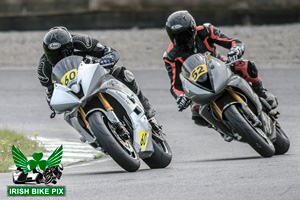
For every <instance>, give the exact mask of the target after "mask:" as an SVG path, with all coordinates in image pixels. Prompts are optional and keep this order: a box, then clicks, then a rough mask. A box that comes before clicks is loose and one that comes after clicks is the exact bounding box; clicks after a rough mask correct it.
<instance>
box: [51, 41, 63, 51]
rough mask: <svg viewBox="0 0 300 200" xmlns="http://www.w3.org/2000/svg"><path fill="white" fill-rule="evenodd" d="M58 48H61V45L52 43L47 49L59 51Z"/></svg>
mask: <svg viewBox="0 0 300 200" xmlns="http://www.w3.org/2000/svg"><path fill="white" fill-rule="evenodd" d="M60 47H61V44H60V43H58V42H53V43H50V44H49V45H48V48H49V49H51V50H55V49H59V48H60Z"/></svg>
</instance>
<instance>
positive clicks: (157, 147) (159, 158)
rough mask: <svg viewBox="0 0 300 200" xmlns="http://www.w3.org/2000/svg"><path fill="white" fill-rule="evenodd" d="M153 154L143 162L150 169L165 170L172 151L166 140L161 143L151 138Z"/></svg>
mask: <svg viewBox="0 0 300 200" xmlns="http://www.w3.org/2000/svg"><path fill="white" fill-rule="evenodd" d="M152 141H153V148H154V152H153V153H152V155H151V156H150V157H149V158H144V159H143V161H144V162H145V163H146V164H147V165H148V166H149V167H150V168H151V169H155V168H165V167H167V166H168V165H169V164H170V162H171V160H172V151H171V148H170V146H169V144H168V143H167V141H166V140H164V141H162V140H160V139H158V138H155V137H152Z"/></svg>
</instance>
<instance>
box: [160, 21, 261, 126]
mask: <svg viewBox="0 0 300 200" xmlns="http://www.w3.org/2000/svg"><path fill="white" fill-rule="evenodd" d="M215 44H217V45H220V46H222V47H224V48H227V49H230V48H232V47H235V46H238V47H239V48H241V49H242V51H243V52H244V44H243V43H242V42H241V41H239V40H237V39H232V38H230V37H228V36H227V35H225V34H224V33H222V32H221V30H220V29H218V28H216V27H214V26H213V25H212V24H209V23H206V24H203V25H201V26H197V27H196V37H195V44H194V48H193V49H190V50H182V49H180V48H179V47H177V46H174V45H173V43H172V42H171V43H170V45H169V47H168V49H167V51H166V52H165V53H164V55H163V60H164V63H165V68H166V70H167V71H168V75H169V78H170V81H171V89H170V91H171V94H172V95H173V96H174V98H175V99H176V98H177V97H178V96H179V95H181V94H183V93H184V91H183V88H182V83H181V80H180V78H179V74H180V72H181V66H182V64H183V62H184V61H185V60H186V59H187V58H188V57H189V56H191V55H193V54H195V53H205V52H210V53H211V55H212V56H214V57H216V58H219V59H220V60H222V61H226V60H227V58H226V57H225V56H222V55H221V54H220V53H219V52H217V50H216V46H215ZM232 71H233V72H235V73H236V74H239V75H240V76H242V77H243V78H244V79H245V80H246V81H248V82H251V83H252V84H256V83H258V82H259V81H260V78H259V76H258V73H257V68H256V66H255V64H254V63H253V62H251V61H246V60H244V61H241V62H237V64H236V65H235V66H234V67H233V68H232ZM191 111H192V119H193V120H194V121H195V123H196V124H198V125H202V126H208V125H209V124H208V122H206V121H205V120H204V119H203V118H202V117H201V116H200V114H199V106H198V105H195V104H194V105H192V106H191Z"/></svg>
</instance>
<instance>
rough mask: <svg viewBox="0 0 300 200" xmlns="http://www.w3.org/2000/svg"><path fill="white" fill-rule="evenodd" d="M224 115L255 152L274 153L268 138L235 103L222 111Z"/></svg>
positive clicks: (264, 154)
mask: <svg viewBox="0 0 300 200" xmlns="http://www.w3.org/2000/svg"><path fill="white" fill-rule="evenodd" d="M224 115H225V117H226V119H227V120H228V123H229V125H230V127H231V128H232V129H234V132H236V133H238V134H239V135H240V136H242V140H243V141H245V142H247V143H248V144H249V145H250V146H251V147H252V148H253V149H254V150H255V151H256V152H257V153H259V154H260V155H261V156H262V157H271V156H273V155H274V153H275V148H274V146H273V144H272V142H271V141H270V140H269V138H267V137H266V136H265V134H264V133H263V131H262V130H261V129H259V128H256V127H254V126H253V125H252V123H251V122H249V121H248V119H247V117H246V116H245V115H244V114H243V113H241V112H240V111H239V110H238V108H237V107H236V105H231V106H229V107H228V108H227V109H226V110H225V111H224Z"/></svg>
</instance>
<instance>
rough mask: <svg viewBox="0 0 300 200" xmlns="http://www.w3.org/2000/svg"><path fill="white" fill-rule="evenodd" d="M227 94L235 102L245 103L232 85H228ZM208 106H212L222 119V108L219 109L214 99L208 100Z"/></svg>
mask: <svg viewBox="0 0 300 200" xmlns="http://www.w3.org/2000/svg"><path fill="white" fill-rule="evenodd" d="M227 91H228V92H229V94H230V95H231V96H232V97H233V98H234V100H236V102H238V103H242V104H245V105H247V104H246V102H245V101H244V100H243V99H242V98H241V97H240V96H239V95H238V94H236V93H235V92H234V91H233V89H232V87H228V90H227ZM210 106H211V107H212V109H214V110H215V111H216V113H217V114H218V116H219V117H220V119H222V112H223V111H222V110H221V109H220V107H219V106H218V105H217V104H216V102H214V101H211V102H210Z"/></svg>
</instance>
